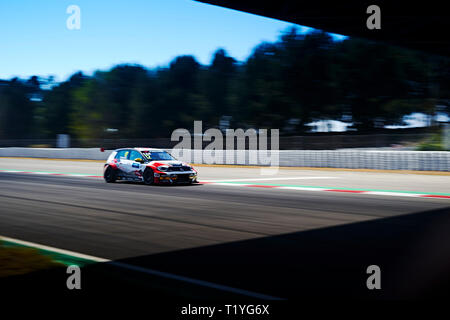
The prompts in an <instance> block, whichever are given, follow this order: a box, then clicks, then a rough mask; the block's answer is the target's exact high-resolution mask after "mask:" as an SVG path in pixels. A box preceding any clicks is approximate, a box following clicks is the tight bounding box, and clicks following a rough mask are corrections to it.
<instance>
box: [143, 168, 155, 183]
mask: <svg viewBox="0 0 450 320" xmlns="http://www.w3.org/2000/svg"><path fill="white" fill-rule="evenodd" d="M142 177H143V180H144V183H145V184H146V185H151V184H153V183H154V182H155V181H154V180H155V177H154V174H153V170H152V168H148V167H147V168H145V170H144V174H143V175H142Z"/></svg>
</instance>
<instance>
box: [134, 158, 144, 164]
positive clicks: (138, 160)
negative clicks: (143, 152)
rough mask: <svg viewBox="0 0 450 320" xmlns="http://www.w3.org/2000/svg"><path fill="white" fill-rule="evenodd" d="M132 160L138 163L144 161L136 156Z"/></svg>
mask: <svg viewBox="0 0 450 320" xmlns="http://www.w3.org/2000/svg"><path fill="white" fill-rule="evenodd" d="M134 161H136V162H139V163H144V162H145V161H144V160H142V159H141V158H136V159H134Z"/></svg>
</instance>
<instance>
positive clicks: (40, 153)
mask: <svg viewBox="0 0 450 320" xmlns="http://www.w3.org/2000/svg"><path fill="white" fill-rule="evenodd" d="M167 151H169V152H172V153H173V154H174V156H176V157H177V158H178V159H180V160H183V161H186V162H191V163H203V164H205V163H206V164H236V165H270V164H272V165H277V164H278V165H279V166H281V167H325V168H350V169H385V170H421V171H450V152H448V151H384V150H383V151H365V150H279V151H248V150H229V151H228V150H227V151H223V150H220V151H215V152H216V153H213V156H214V160H215V161H212V159H209V158H210V157H209V158H208V157H207V154H206V152H209V151H205V150H184V151H185V152H184V154H182V153H181V154H180V153H179V152H178V151H173V150H167ZM110 152H111V150H105V152H101V151H100V149H99V148H68V149H57V148H0V157H30V158H58V159H91V160H106V158H107V157H108V155H109V154H110ZM240 156H242V158H240ZM271 156H273V158H271ZM277 158H278V162H276V161H274V159H277ZM252 160H254V161H252Z"/></svg>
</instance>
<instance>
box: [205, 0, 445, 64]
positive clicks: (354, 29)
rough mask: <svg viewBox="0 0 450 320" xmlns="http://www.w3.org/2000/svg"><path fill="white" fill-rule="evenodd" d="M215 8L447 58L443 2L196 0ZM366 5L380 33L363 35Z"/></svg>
mask: <svg viewBox="0 0 450 320" xmlns="http://www.w3.org/2000/svg"><path fill="white" fill-rule="evenodd" d="M198 1H200V2H204V3H209V4H213V5H217V6H221V7H226V8H230V9H235V10H239V11H243V12H248V13H253V14H257V15H261V16H265V17H269V18H274V19H278V20H283V21H287V22H292V23H295V24H299V25H303V26H308V27H313V28H316V29H321V30H324V31H327V32H332V33H338V34H342V35H346V36H352V37H360V38H365V39H369V40H375V41H382V42H386V43H389V44H393V45H398V46H403V47H407V48H411V49H415V50H421V51H424V52H428V53H432V54H438V55H442V56H450V36H449V30H450V16H449V15H448V12H449V11H448V9H447V8H446V7H447V6H446V4H447V3H446V1H442V0H441V1H437V0H427V1H412V0H409V1H406V0H387V1H386V0H385V1H378V0H373V1H357V0H342V1H329V0H310V1H305V0H272V1H261V0H259V1H256V0H249V1H243V0H198ZM370 5H377V6H378V7H379V8H380V12H381V15H380V16H381V29H372V30H370V29H368V28H367V26H366V21H367V19H368V18H369V16H370V15H371V14H370V13H367V8H368V7H369V6H370Z"/></svg>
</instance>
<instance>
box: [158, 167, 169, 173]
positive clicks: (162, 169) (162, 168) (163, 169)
mask: <svg viewBox="0 0 450 320" xmlns="http://www.w3.org/2000/svg"><path fill="white" fill-rule="evenodd" d="M156 169H158V170H159V171H163V172H165V171H167V169H169V167H168V166H159V167H157V168H156Z"/></svg>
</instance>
